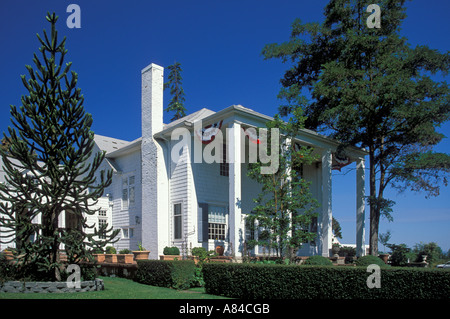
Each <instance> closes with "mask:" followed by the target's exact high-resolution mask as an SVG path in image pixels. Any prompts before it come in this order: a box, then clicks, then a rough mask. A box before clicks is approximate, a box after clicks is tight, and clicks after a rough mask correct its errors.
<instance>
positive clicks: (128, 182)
mask: <svg viewBox="0 0 450 319" xmlns="http://www.w3.org/2000/svg"><path fill="white" fill-rule="evenodd" d="M134 183H135V177H134V176H125V177H123V178H122V209H123V210H126V209H128V207H129V206H133V205H134V203H135V188H134Z"/></svg>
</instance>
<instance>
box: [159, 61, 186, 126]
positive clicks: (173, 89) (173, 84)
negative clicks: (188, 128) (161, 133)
mask: <svg viewBox="0 0 450 319" xmlns="http://www.w3.org/2000/svg"><path fill="white" fill-rule="evenodd" d="M167 68H168V69H169V71H170V72H169V76H168V80H169V81H168V82H167V83H164V88H165V89H166V88H169V89H170V94H171V95H172V99H171V100H170V102H169V105H168V106H167V108H166V111H167V112H175V115H174V116H173V118H172V119H171V121H174V120H178V119H180V118H182V117H184V116H186V108H185V107H184V102H185V97H184V90H183V87H182V80H183V78H182V77H181V72H182V71H183V70H182V69H181V64H180V63H179V62H175V63H174V64H173V65H170V66H168V67H167Z"/></svg>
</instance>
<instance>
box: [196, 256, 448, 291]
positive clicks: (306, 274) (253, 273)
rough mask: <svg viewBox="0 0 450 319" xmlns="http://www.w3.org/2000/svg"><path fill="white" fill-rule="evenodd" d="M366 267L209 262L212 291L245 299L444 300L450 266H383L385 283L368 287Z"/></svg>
mask: <svg viewBox="0 0 450 319" xmlns="http://www.w3.org/2000/svg"><path fill="white" fill-rule="evenodd" d="M371 274H372V273H369V272H367V268H366V267H339V266H334V267H329V266H298V265H267V264H266V265H264V264H205V265H204V266H203V278H204V281H205V290H206V293H208V294H214V295H223V296H226V297H232V298H241V299H257V298H261V299H380V298H381V299H442V298H449V296H450V271H446V270H442V269H419V268H414V269H405V268H393V267H392V268H382V269H381V288H372V289H370V288H368V287H367V279H368V277H369V276H370V275H371Z"/></svg>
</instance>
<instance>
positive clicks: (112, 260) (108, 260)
mask: <svg viewBox="0 0 450 319" xmlns="http://www.w3.org/2000/svg"><path fill="white" fill-rule="evenodd" d="M105 262H106V263H116V262H117V255H116V254H105Z"/></svg>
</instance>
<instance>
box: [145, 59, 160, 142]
mask: <svg viewBox="0 0 450 319" xmlns="http://www.w3.org/2000/svg"><path fill="white" fill-rule="evenodd" d="M163 91H164V68H163V67H162V66H159V65H157V64H154V63H152V64H150V65H149V66H147V67H146V68H144V69H143V70H142V138H149V137H152V136H153V134H155V133H157V132H159V131H161V130H162V129H163Z"/></svg>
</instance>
